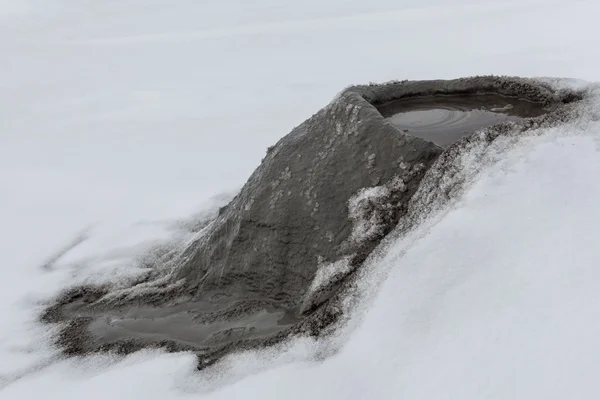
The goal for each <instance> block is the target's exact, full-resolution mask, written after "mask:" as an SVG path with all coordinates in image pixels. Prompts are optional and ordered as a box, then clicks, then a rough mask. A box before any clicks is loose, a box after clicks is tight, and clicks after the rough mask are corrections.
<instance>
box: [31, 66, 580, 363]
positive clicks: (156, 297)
mask: <svg viewBox="0 0 600 400" xmlns="http://www.w3.org/2000/svg"><path fill="white" fill-rule="evenodd" d="M582 96H583V94H581V93H575V92H572V91H557V90H554V89H553V88H552V87H550V86H549V85H547V84H544V83H542V82H538V81H534V80H530V79H524V78H502V77H473V78H462V79H456V80H449V81H443V80H438V81H402V82H391V83H388V84H383V85H364V86H353V87H350V88H347V89H346V90H345V91H344V92H342V94H341V95H340V96H338V97H337V98H336V99H334V100H333V101H332V102H331V103H330V104H329V105H328V106H326V107H324V108H323V109H321V110H319V111H318V112H317V113H316V114H315V115H313V116H312V117H311V118H309V119H308V120H306V121H305V122H304V123H302V124H301V125H299V126H298V127H296V128H294V129H293V130H292V131H291V132H290V133H289V134H288V135H286V136H284V137H283V138H282V139H281V140H280V141H279V142H278V143H277V144H275V145H274V146H272V147H271V148H269V149H268V151H267V154H266V156H265V158H264V159H263V160H262V162H261V164H260V166H259V167H258V168H257V169H256V171H254V173H253V174H252V175H251V176H250V178H249V180H248V182H247V183H246V184H245V186H244V187H243V188H242V190H241V191H240V193H239V194H238V195H237V196H236V197H235V198H234V199H233V200H232V201H231V202H230V203H229V204H228V205H227V206H225V207H222V208H221V209H220V211H219V213H218V215H217V216H215V217H214V219H213V220H211V221H210V222H207V223H206V224H205V225H203V228H202V229H201V230H199V231H198V232H197V233H196V237H195V238H194V239H193V240H192V241H191V242H190V243H188V244H186V246H187V247H185V248H184V249H182V250H181V251H178V252H168V253H166V255H165V257H164V258H163V259H160V258H159V259H158V260H157V261H156V262H155V263H156V265H155V267H156V268H155V269H154V270H153V272H152V273H151V274H150V275H149V276H148V277H147V278H145V279H144V280H143V281H141V282H137V283H135V284H132V285H131V286H130V287H127V288H122V287H119V288H116V287H111V285H106V286H103V287H91V286H82V287H76V288H71V289H69V290H68V291H66V292H65V293H63V294H61V295H60V296H59V297H58V298H56V299H54V300H53V301H52V302H51V303H50V304H49V305H48V307H47V308H46V310H45V311H44V313H43V314H42V316H41V320H42V321H43V322H44V323H49V324H55V325H58V327H59V329H58V334H57V336H56V344H57V345H58V346H59V347H61V348H62V349H63V351H64V353H65V354H66V355H85V354H90V353H94V352H115V353H118V354H128V353H131V352H134V351H137V350H140V349H143V348H163V349H166V350H167V351H193V352H195V353H196V354H197V356H198V368H199V369H202V368H206V367H208V366H210V365H212V364H213V363H214V362H217V361H218V360H219V359H220V358H221V357H223V356H225V355H227V354H230V353H232V352H236V351H241V350H247V349H256V348H260V347H265V346H270V345H274V344H277V343H280V342H282V341H284V340H286V339H288V338H290V337H293V336H297V335H301V336H313V337H322V336H326V335H328V334H330V333H332V332H335V330H336V329H337V326H338V325H337V324H338V323H340V321H341V320H342V319H343V318H342V317H343V316H344V314H345V313H347V312H349V309H348V307H351V304H352V301H349V300H348V299H349V296H350V295H349V293H353V288H354V287H355V284H356V276H357V275H358V274H357V271H359V270H360V268H361V267H362V266H363V264H364V263H365V261H366V260H368V258H369V257H370V256H371V255H372V254H373V253H374V251H375V250H376V248H377V247H378V246H379V245H380V243H381V242H382V241H383V240H384V238H386V236H387V235H389V234H390V233H391V232H392V231H394V232H396V233H397V232H398V231H399V230H400V231H402V229H403V228H402V229H401V227H405V228H406V227H410V226H411V225H413V224H416V223H418V221H419V219H420V218H421V217H422V216H420V214H419V213H420V212H421V210H427V209H428V208H427V207H430V208H431V207H432V206H431V204H433V203H432V202H434V201H437V200H439V199H442V200H444V199H447V198H448V196H449V193H450V192H452V191H453V190H455V188H453V187H447V186H448V182H452V181H453V179H454V178H452V177H455V176H458V175H460V171H459V170H458V169H457V168H458V167H457V166H456V165H459V163H458V162H457V161H456V160H458V159H459V156H460V154H461V152H462V151H463V150H464V149H467V148H468V146H469V145H470V143H471V142H473V141H483V142H485V143H488V142H491V141H493V140H495V138H496V137H498V136H501V135H519V134H520V133H522V132H525V131H527V130H531V129H536V128H538V127H541V126H552V124H557V123H564V122H565V121H568V120H569V119H570V118H572V115H573V111H572V110H571V108H569V104H570V103H573V102H577V101H578V100H580V99H581V98H582ZM507 122H508V123H507ZM481 130H483V131H481ZM475 131H480V133H481V132H483V134H478V135H472V133H473V132H475ZM461 138H462V139H461ZM459 139H461V140H459ZM457 140H458V142H457ZM453 143H454V144H453ZM464 151H466V150H464ZM447 174H449V176H450V177H447V176H446V175H447ZM423 212H426V211H423ZM163 264H164V265H163Z"/></svg>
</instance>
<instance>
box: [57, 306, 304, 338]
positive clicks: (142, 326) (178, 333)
mask: <svg viewBox="0 0 600 400" xmlns="http://www.w3.org/2000/svg"><path fill="white" fill-rule="evenodd" d="M238 306H239V302H238V301H236V300H235V299H220V301H219V302H218V303H217V304H215V303H214V301H210V300H200V301H192V302H185V303H180V304H173V305H170V306H161V307H152V306H141V307H129V308H124V309H118V310H110V311H106V310H95V309H89V308H87V306H86V305H85V304H84V303H83V302H81V301H76V302H73V303H71V304H69V305H68V306H66V307H65V308H64V310H63V312H65V314H67V315H69V317H70V318H73V317H75V318H86V319H88V320H89V323H88V324H87V326H86V328H85V335H86V336H87V338H88V340H89V343H88V345H89V346H90V347H92V348H100V347H102V346H106V345H111V344H114V343H119V342H127V341H129V340H135V341H136V342H137V343H140V344H142V345H143V344H144V343H146V344H152V343H158V342H167V341H168V342H171V343H176V344H178V345H181V346H182V347H184V348H197V349H206V348H210V347H218V346H223V345H227V344H228V343H231V342H235V341H238V340H240V339H260V338H264V337H268V336H271V335H274V334H276V333H278V332H280V331H282V330H284V329H286V328H288V327H289V326H291V325H293V324H294V323H295V322H297V320H296V318H295V317H294V316H293V315H292V314H291V313H289V312H288V311H287V310H285V309H282V308H278V307H276V306H274V305H272V304H269V303H266V302H265V303H258V304H255V305H254V307H252V308H251V309H244V310H240V309H239V307H238Z"/></svg>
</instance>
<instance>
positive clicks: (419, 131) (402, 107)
mask: <svg viewBox="0 0 600 400" xmlns="http://www.w3.org/2000/svg"><path fill="white" fill-rule="evenodd" d="M377 109H378V110H379V112H380V113H381V114H382V115H383V116H384V117H385V118H387V119H388V120H389V121H390V122H391V123H392V124H393V125H394V126H395V127H397V128H398V129H400V130H402V131H403V132H405V133H407V134H409V135H413V136H417V137H420V138H422V139H425V140H428V141H431V142H433V143H435V144H437V145H439V146H442V147H444V148H445V147H448V146H450V145H451V144H452V143H454V142H456V141H457V140H458V139H460V138H461V137H463V136H465V135H468V134H470V133H473V132H475V131H476V130H479V129H482V128H486V127H489V126H492V125H496V124H499V123H502V122H507V121H519V120H521V119H523V118H532V117H538V116H540V115H543V114H545V113H546V110H544V107H543V104H541V103H536V102H532V101H528V100H524V99H520V98H518V97H509V96H501V95H497V94H477V95H460V96H452V95H437V96H415V97H411V98H406V99H400V100H396V101H391V102H389V103H387V104H383V105H380V106H378V107H377Z"/></svg>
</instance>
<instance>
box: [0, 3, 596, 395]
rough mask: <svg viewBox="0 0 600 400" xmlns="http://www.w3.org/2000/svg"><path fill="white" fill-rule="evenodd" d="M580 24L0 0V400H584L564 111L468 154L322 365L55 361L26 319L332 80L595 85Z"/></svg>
mask: <svg viewBox="0 0 600 400" xmlns="http://www.w3.org/2000/svg"><path fill="white" fill-rule="evenodd" d="M599 15H600V2H598V1H597V0H580V1H576V0H569V1H565V0H562V1H552V0H546V1H534V0H519V1H503V0H498V1H487V0H478V1H472V0H459V1H446V0H424V1H416V0H410V1H408V0H380V1H361V0H305V1H300V2H286V1H281V0H254V1H242V0H220V1H214V0H120V1H116V0H111V1H106V0H86V1H75V0H0V54H1V56H0V398H1V399H11V400H17V399H54V398H56V399H61V400H69V399H82V398H83V399H88V400H92V399H101V400H107V399H111V400H112V399H145V400H155V399H156V400H158V399H160V400H164V399H183V398H186V399H187V398H199V397H203V396H205V397H207V398H211V399H212V398H214V399H242V398H243V399H252V398H256V399H282V398H284V399H290V400H291V399H367V398H368V399H411V400H412V399H429V400H434V399H461V400H467V399H595V398H598V397H600V383H599V382H600V381H599V380H598V371H600V246H599V245H598V242H599V238H600V210H599V205H600V184H599V183H598V182H599V180H598V177H599V176H600V139H599V138H600V123H598V122H593V121H587V120H581V121H577V122H576V123H573V124H569V125H566V126H563V127H559V128H554V129H551V130H548V131H545V132H535V135H533V136H531V137H526V138H523V139H522V140H520V141H519V142H517V143H509V142H507V141H502V140H500V141H499V142H498V143H497V144H496V146H494V147H493V148H492V149H491V150H490V152H489V154H488V156H487V157H484V158H483V161H482V162H481V163H477V164H472V163H470V162H469V161H468V160H467V159H468V157H467V159H466V161H465V171H469V172H470V173H471V175H472V181H471V184H470V186H469V187H468V188H467V190H466V192H465V193H464V194H463V195H462V196H461V197H460V198H459V199H457V200H456V202H455V203H453V204H451V205H450V207H449V208H447V209H445V211H444V212H442V213H440V214H436V215H432V216H431V218H430V219H429V220H428V221H427V223H425V224H424V225H423V226H422V227H420V228H419V229H417V230H416V231H415V232H413V233H411V234H410V235H408V236H407V237H405V238H403V239H401V240H398V241H397V242H396V243H393V244H392V245H391V246H390V247H389V249H388V251H387V253H386V254H384V255H383V256H382V259H380V260H379V261H378V262H377V263H375V264H374V265H372V266H371V270H372V271H371V273H370V274H367V278H366V279H365V282H364V285H365V286H364V287H365V290H366V293H368V294H369V295H370V296H369V298H370V299H371V300H370V301H366V300H365V302H363V304H362V311H363V313H359V314H357V315H358V316H362V317H361V318H358V317H357V319H356V323H355V324H354V325H353V327H354V329H351V330H348V331H344V332H343V333H340V338H339V340H338V341H337V344H339V343H341V344H342V345H341V347H340V348H337V350H338V351H337V352H336V353H335V354H333V355H331V354H329V353H327V354H329V355H330V357H326V358H324V359H323V357H319V356H318V354H317V353H319V352H322V351H327V348H328V347H327V345H325V344H322V343H313V342H311V341H308V340H306V341H296V342H292V343H290V344H289V345H288V347H287V348H285V349H275V350H274V351H271V352H262V353H260V354H255V353H248V354H243V355H239V356H234V357H230V358H229V359H228V360H227V362H226V363H224V366H223V367H222V368H221V369H220V370H216V371H212V372H210V373H197V372H195V358H194V356H193V355H191V354H164V353H161V352H158V351H154V352H141V353H137V354H133V355H131V356H129V357H127V358H124V359H118V358H111V357H108V356H102V357H101V356H95V357H88V358H80V359H67V360H64V359H60V358H59V357H58V352H57V350H56V349H55V348H53V347H52V345H51V343H50V334H51V332H50V331H49V329H48V327H45V326H42V325H40V324H38V323H37V322H36V318H37V316H38V313H39V311H40V310H41V307H42V302H43V301H45V300H47V299H48V298H50V297H51V296H53V295H55V294H57V293H58V292H59V291H60V290H61V289H62V288H65V287H68V286H71V285H74V284H75V283H79V282H101V281H105V280H115V279H127V278H128V277H132V276H136V275H137V274H140V273H142V272H143V261H144V260H145V259H142V258H141V257H142V256H143V255H144V254H146V253H145V250H147V249H148V248H151V247H152V246H153V245H154V244H156V243H159V242H165V241H167V242H169V241H170V242H173V243H174V245H176V244H177V243H181V242H182V241H183V240H185V238H186V237H187V236H188V235H190V233H189V230H188V229H187V228H186V227H187V224H186V223H185V221H188V220H190V219H193V218H199V217H197V216H198V215H200V217H201V214H202V213H206V212H209V210H211V209H214V207H215V206H216V205H218V204H222V203H223V201H225V200H224V199H226V198H227V197H228V196H229V195H230V194H231V193H234V192H235V190H236V189H237V188H238V187H240V186H241V185H242V184H243V183H244V181H245V179H246V178H247V177H248V176H249V175H250V173H251V172H252V170H253V169H254V168H255V167H256V166H257V165H258V163H259V162H260V159H261V158H262V156H263V155H264V153H265V150H266V148H267V147H268V146H269V145H271V144H273V143H274V142H275V141H276V140H277V139H279V138H280V137H281V136H283V135H284V134H286V133H287V132H288V131H289V130H290V129H291V128H293V127H294V126H295V125H297V124H299V123H300V122H302V121H303V120H304V119H305V118H306V117H308V116H310V115H311V114H312V113H313V112H315V111H317V110H318V109H319V108H320V107H322V106H324V105H325V104H327V102H328V101H329V100H330V99H331V98H332V97H333V96H334V95H335V94H336V93H337V92H339V91H340V90H341V89H342V88H344V87H345V86H347V85H350V84H356V83H365V82H369V81H377V82H381V81H386V80H392V79H433V78H455V77H460V76H468V75H475V74H503V75H520V76H555V77H573V78H578V79H583V80H587V81H599V80H600V46H598V45H597V41H598V38H599V37H600V24H599V20H598V16H599ZM476 172H478V173H476ZM195 216H196V217H195ZM70 248H72V249H71V251H68V249H70ZM146 257H148V256H146ZM380 281H383V283H382V284H381V285H379V284H374V283H378V282H380ZM369 290H374V291H376V295H375V294H374V293H372V292H369Z"/></svg>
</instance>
